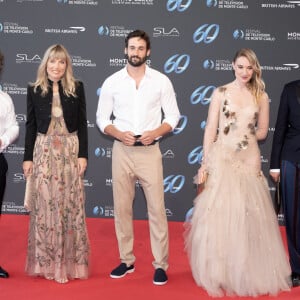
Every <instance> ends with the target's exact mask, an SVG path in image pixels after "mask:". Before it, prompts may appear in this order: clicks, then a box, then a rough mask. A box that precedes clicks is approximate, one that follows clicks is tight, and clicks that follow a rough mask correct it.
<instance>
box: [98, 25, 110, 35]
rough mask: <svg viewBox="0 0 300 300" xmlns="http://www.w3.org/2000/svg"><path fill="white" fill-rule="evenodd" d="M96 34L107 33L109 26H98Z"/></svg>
mask: <svg viewBox="0 0 300 300" xmlns="http://www.w3.org/2000/svg"><path fill="white" fill-rule="evenodd" d="M98 34H99V35H102V36H104V35H109V28H108V27H107V26H100V27H99V28H98Z"/></svg>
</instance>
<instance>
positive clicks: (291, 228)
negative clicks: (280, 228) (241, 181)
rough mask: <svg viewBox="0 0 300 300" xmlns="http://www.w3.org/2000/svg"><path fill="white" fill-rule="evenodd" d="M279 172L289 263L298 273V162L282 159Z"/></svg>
mask: <svg viewBox="0 0 300 300" xmlns="http://www.w3.org/2000/svg"><path fill="white" fill-rule="evenodd" d="M280 173H281V174H280V181H281V188H282V200H283V205H284V215H285V228H286V235H287V242H288V249H289V256H290V264H291V268H292V271H293V272H295V273H297V274H300V163H298V164H297V163H292V162H289V161H286V160H283V161H282V163H281V172H280Z"/></svg>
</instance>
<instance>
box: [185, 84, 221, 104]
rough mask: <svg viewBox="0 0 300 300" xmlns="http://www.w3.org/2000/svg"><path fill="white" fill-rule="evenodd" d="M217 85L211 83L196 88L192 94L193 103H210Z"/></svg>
mask: <svg viewBox="0 0 300 300" xmlns="http://www.w3.org/2000/svg"><path fill="white" fill-rule="evenodd" d="M215 88H216V87H215V86H213V85H209V86H205V85H201V86H199V87H198V88H197V89H195V90H194V92H193V93H192V95H191V98H190V100H191V103H192V104H193V105H195V104H198V103H201V104H202V105H207V104H209V103H210V99H211V95H212V93H213V91H214V90H215Z"/></svg>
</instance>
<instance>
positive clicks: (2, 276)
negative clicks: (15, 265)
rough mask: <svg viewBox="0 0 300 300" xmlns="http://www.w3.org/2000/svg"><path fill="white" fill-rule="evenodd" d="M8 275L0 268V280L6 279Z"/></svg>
mask: <svg viewBox="0 0 300 300" xmlns="http://www.w3.org/2000/svg"><path fill="white" fill-rule="evenodd" d="M8 277H9V274H8V273H7V272H6V271H5V270H4V269H2V268H1V267H0V278H8Z"/></svg>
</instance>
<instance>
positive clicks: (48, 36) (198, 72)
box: [0, 0, 300, 221]
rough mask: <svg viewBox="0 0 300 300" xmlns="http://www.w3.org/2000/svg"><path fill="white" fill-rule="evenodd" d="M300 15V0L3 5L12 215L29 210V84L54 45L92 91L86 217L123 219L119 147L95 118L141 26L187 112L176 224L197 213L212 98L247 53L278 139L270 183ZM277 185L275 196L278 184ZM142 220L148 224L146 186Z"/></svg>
mask: <svg viewBox="0 0 300 300" xmlns="http://www.w3.org/2000/svg"><path fill="white" fill-rule="evenodd" d="M299 14H300V1H287V0H256V1H253V0H241V1H231V0H98V1H93V0H0V49H1V51H2V52H3V54H4V55H5V67H4V70H3V74H2V78H1V81H0V88H1V89H2V90H3V91H5V92H7V93H8V94H9V95H10V96H11V97H12V99H13V101H14V104H15V109H16V114H17V120H18V123H19V125H20V136H19V138H18V140H17V141H15V143H14V144H12V145H10V146H9V147H8V149H7V150H6V151H5V156H6V158H7V160H8V163H9V172H8V176H7V189H6V194H5V198H4V205H3V213H6V214H25V213H26V211H25V210H24V208H23V198H24V189H25V179H24V176H23V172H22V160H23V153H24V135H25V122H26V87H27V84H28V82H33V81H34V80H35V78H36V71H37V67H38V65H39V63H40V61H41V58H42V56H43V54H44V52H45V50H46V48H48V47H49V46H50V45H52V44H56V43H61V44H63V45H64V46H65V47H66V48H67V49H68V51H69V53H70V54H71V56H72V61H73V67H74V73H75V76H76V78H78V79H80V80H82V81H83V82H84V85H85V90H86V99H87V114H88V132H89V166H88V170H87V172H86V175H85V180H84V182H85V188H86V214H87V216H88V217H95V218H112V217H113V215H114V210H113V198H112V179H111V147H112V140H111V139H110V138H108V137H106V136H104V135H103V134H101V133H100V131H99V130H98V128H97V126H96V121H95V114H96V109H97V104H98V97H99V94H100V93H101V85H102V84H103V81H104V80H105V78H106V77H107V76H109V75H110V74H112V73H114V72H116V71H117V70H119V69H121V68H122V67H123V66H124V65H125V63H126V60H125V58H124V46H125V45H124V39H125V36H126V35H127V34H128V33H129V32H130V31H132V30H134V29H142V30H145V31H146V32H147V33H148V34H149V36H150V37H151V43H152V51H151V57H150V60H149V65H150V66H151V67H153V68H155V69H157V70H159V71H161V72H163V73H165V74H166V75H167V76H168V77H169V78H170V79H171V81H172V83H173V85H174V88H175V91H176V94H177V100H178V105H179V109H180V112H181V119H180V122H179V124H178V126H177V128H176V129H175V131H174V132H173V134H170V135H169V136H167V137H166V138H164V139H163V140H162V141H161V143H160V146H161V151H162V154H163V163H164V189H165V204H166V214H167V216H168V220H170V221H184V220H185V218H186V216H187V215H188V214H189V211H190V209H191V208H192V206H193V199H194V197H195V195H196V189H195V186H194V185H193V176H194V175H195V174H196V172H197V169H198V168H199V161H200V160H201V157H202V139H203V132H204V128H205V122H206V117H207V110H208V105H209V103H210V97H211V94H212V92H213V90H214V89H215V88H216V87H217V86H219V85H222V84H224V83H227V82H229V81H231V80H232V79H233V72H232V67H231V61H232V58H233V56H234V54H235V52H236V51H237V50H238V49H240V48H243V47H249V48H252V49H253V50H254V51H255V52H256V54H257V56H258V58H259V60H260V63H261V65H262V69H263V78H264V80H265V83H266V89H267V92H268V94H269V97H270V105H271V110H270V114H271V115H270V128H269V135H268V137H267V139H266V140H265V141H264V142H263V143H261V144H260V146H261V162H262V168H263V172H264V174H265V175H266V176H267V178H268V169H269V158H270V149H271V144H272V137H273V132H274V126H275V121H276V116H277V109H278V104H279V98H280V93H281V90H282V88H283V85H284V84H285V83H286V82H288V81H292V80H296V79H299V78H300V72H299V70H300V67H299V65H300V55H299V54H300V47H299V46H300V27H299ZM0 105H1V103H0ZM268 179H269V178H268ZM269 186H270V191H271V193H272V196H273V195H274V190H275V189H274V184H273V183H272V181H271V180H270V179H269ZM134 218H135V219H146V218H147V210H146V203H145V199H144V195H143V191H142V189H141V187H140V185H139V182H137V183H136V198H135V202H134Z"/></svg>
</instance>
